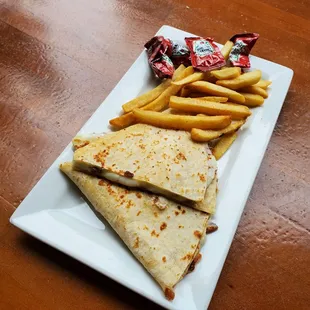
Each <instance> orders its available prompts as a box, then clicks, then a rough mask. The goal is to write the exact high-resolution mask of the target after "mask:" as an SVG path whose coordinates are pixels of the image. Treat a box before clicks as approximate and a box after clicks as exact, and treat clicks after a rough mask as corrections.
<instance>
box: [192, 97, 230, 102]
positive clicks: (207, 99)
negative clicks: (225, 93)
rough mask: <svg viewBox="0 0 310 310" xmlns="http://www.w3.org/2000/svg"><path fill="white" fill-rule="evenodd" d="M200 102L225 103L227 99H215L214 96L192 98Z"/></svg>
mask: <svg viewBox="0 0 310 310" xmlns="http://www.w3.org/2000/svg"><path fill="white" fill-rule="evenodd" d="M193 98H197V99H201V100H206V101H214V102H227V101H228V98H227V97H216V96H202V97H193Z"/></svg>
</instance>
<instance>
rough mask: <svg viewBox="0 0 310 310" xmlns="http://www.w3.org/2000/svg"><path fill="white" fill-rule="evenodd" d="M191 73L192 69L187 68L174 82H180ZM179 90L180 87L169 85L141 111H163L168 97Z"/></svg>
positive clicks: (166, 105)
mask: <svg viewBox="0 0 310 310" xmlns="http://www.w3.org/2000/svg"><path fill="white" fill-rule="evenodd" d="M193 72H194V68H193V67H192V66H190V67H187V68H186V69H185V70H183V71H182V72H181V73H180V74H179V75H178V76H177V77H176V81H179V80H182V79H183V78H185V77H187V76H189V75H190V74H192V73H193ZM181 88H182V86H180V85H173V84H171V85H170V86H169V87H168V88H167V89H165V90H164V91H163V92H162V94H161V95H160V96H159V97H158V98H156V99H155V100H154V101H152V102H150V103H148V104H147V105H145V106H144V107H142V109H143V110H151V111H157V112H158V111H162V110H165V109H166V108H167V107H168V104H169V98H170V96H174V95H176V94H177V93H178V92H179V90H180V89H181Z"/></svg>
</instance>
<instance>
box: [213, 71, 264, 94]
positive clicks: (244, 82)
mask: <svg viewBox="0 0 310 310" xmlns="http://www.w3.org/2000/svg"><path fill="white" fill-rule="evenodd" d="M261 77H262V71H260V70H254V71H251V72H247V73H244V74H241V75H240V76H239V77H237V78H235V79H232V80H218V81H216V84H217V85H220V86H224V87H227V88H230V89H234V90H235V89H239V88H243V87H246V86H251V85H253V84H256V83H257V82H258V81H259V80H260V79H261Z"/></svg>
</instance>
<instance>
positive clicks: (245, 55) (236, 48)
mask: <svg viewBox="0 0 310 310" xmlns="http://www.w3.org/2000/svg"><path fill="white" fill-rule="evenodd" d="M258 38H259V34H258V33H241V34H236V35H234V36H233V37H232V38H231V39H230V41H231V42H233V43H234V45H233V47H232V49H231V51H230V54H229V60H230V62H231V64H232V65H233V66H235V67H241V68H250V67H251V63H250V59H249V54H250V51H251V49H252V47H253V46H254V44H255V42H256V41H257V39H258Z"/></svg>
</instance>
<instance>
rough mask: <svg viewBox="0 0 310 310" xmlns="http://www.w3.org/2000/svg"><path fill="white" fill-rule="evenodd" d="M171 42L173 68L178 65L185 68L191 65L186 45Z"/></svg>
mask: <svg viewBox="0 0 310 310" xmlns="http://www.w3.org/2000/svg"><path fill="white" fill-rule="evenodd" d="M171 42H172V54H171V57H170V58H171V60H172V62H173V64H174V66H175V67H176V68H177V67H178V66H179V65H181V64H183V65H185V66H190V65H191V58H190V51H189V49H188V48H187V46H186V45H183V44H179V43H177V42H173V41H171Z"/></svg>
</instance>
